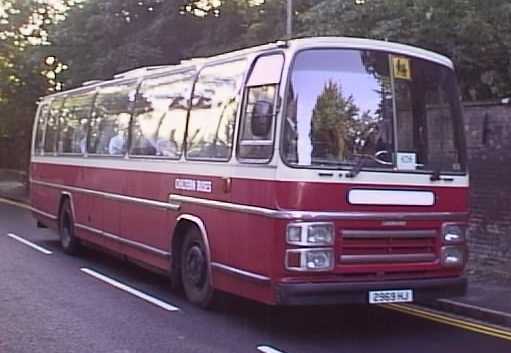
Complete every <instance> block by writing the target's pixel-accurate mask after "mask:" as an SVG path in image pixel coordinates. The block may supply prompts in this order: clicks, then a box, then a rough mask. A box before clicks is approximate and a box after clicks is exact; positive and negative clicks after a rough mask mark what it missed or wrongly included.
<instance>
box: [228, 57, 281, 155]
mask: <svg viewBox="0 0 511 353" xmlns="http://www.w3.org/2000/svg"><path fill="white" fill-rule="evenodd" d="M283 65H284V56H283V55H281V54H276V55H266V56H261V57H259V58H258V59H257V61H256V62H255V65H254V66H253V69H252V71H251V73H250V76H249V79H248V82H247V89H246V91H245V99H244V106H243V116H242V119H241V128H240V135H239V142H238V158H239V159H241V160H245V161H249V162H250V161H254V162H265V161H268V160H269V159H270V158H271V156H272V152H273V140H274V138H273V135H274V131H275V129H274V126H275V115H276V112H277V109H276V103H277V99H276V98H277V92H278V85H279V83H280V78H281V74H282V67H283Z"/></svg>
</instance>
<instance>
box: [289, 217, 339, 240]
mask: <svg viewBox="0 0 511 353" xmlns="http://www.w3.org/2000/svg"><path fill="white" fill-rule="evenodd" d="M334 238H335V237H334V224H333V223H329V222H310V223H290V224H288V226H287V234H286V240H287V243H288V244H291V245H299V246H327V245H333V244H334Z"/></svg>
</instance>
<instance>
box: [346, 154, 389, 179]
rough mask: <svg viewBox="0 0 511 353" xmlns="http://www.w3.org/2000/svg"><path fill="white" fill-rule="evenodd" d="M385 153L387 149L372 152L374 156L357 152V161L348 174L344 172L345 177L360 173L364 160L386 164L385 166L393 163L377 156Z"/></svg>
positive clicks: (352, 176)
mask: <svg viewBox="0 0 511 353" xmlns="http://www.w3.org/2000/svg"><path fill="white" fill-rule="evenodd" d="M386 153H388V151H385V150H382V151H378V152H376V153H375V154H374V156H373V155H371V154H357V155H356V156H357V157H358V160H357V163H356V164H355V165H354V166H353V168H351V169H350V171H349V172H348V174H346V178H354V177H356V176H357V175H358V174H359V173H360V171H361V170H362V168H364V166H365V162H366V161H374V162H376V163H378V164H381V165H387V166H388V165H393V164H394V163H392V162H387V161H384V160H381V159H380V158H378V157H380V156H382V155H384V154H386Z"/></svg>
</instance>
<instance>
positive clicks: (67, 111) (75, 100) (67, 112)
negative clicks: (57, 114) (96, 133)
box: [57, 90, 95, 154]
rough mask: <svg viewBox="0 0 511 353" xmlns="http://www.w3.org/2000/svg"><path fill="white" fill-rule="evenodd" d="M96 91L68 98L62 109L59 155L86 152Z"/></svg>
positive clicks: (58, 145)
mask: <svg viewBox="0 0 511 353" xmlns="http://www.w3.org/2000/svg"><path fill="white" fill-rule="evenodd" d="M94 94H95V91H94V90H92V91H89V92H85V93H80V94H79V95H76V96H71V97H67V99H66V101H65V102H64V106H63V107H62V114H61V119H60V129H59V130H60V133H59V142H58V144H57V151H58V152H59V153H80V154H83V153H85V152H86V146H87V127H88V122H89V116H90V113H91V110H92V103H93V101H94Z"/></svg>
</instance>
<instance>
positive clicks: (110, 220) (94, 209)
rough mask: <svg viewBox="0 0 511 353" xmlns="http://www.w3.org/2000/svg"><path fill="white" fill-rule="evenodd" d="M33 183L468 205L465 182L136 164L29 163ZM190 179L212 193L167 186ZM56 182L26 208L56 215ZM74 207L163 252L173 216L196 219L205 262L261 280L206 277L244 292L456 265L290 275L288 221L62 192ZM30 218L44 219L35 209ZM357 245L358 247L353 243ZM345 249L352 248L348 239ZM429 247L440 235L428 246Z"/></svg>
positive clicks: (334, 206) (81, 219)
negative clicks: (214, 172) (363, 193)
mask: <svg viewBox="0 0 511 353" xmlns="http://www.w3.org/2000/svg"><path fill="white" fill-rule="evenodd" d="M31 175H32V179H33V180H34V181H42V182H46V183H52V184H59V185H65V186H68V187H69V186H71V187H76V188H81V189H87V190H94V191H101V192H105V193H110V194H117V195H125V196H130V197H133V198H141V199H146V200H155V201H160V202H164V203H167V202H168V200H169V195H170V194H179V195H184V196H193V197H200V198H203V199H211V200H217V201H224V202H231V203H234V204H242V205H251V206H259V207H264V208H269V209H285V210H306V211H343V212H467V210H468V189H467V188H464V187H413V188H412V187H409V186H402V187H401V186H400V187H396V186H392V187H389V186H383V185H382V186H374V185H354V184H342V183H335V184H334V183H326V182H291V181H271V180H255V179H241V178H233V179H232V181H231V185H230V190H229V188H228V185H227V184H226V180H224V179H223V178H221V177H210V176H200V175H182V174H180V175H177V174H164V173H156V172H144V171H127V170H115V169H103V168H95V167H94V168H92V167H77V166H65V165H53V164H44V163H33V164H32V170H31ZM176 177H178V178H191V179H200V180H207V181H211V182H212V192H211V193H204V192H196V191H183V190H176V189H175V188H174V187H175V186H174V180H175V179H176ZM360 187H364V188H366V189H367V188H378V189H400V190H403V189H411V190H431V191H433V192H434V193H435V204H434V206H429V207H424V206H422V207H419V206H407V207H404V206H360V205H358V206H354V205H350V204H349V203H348V201H347V193H348V191H349V190H350V189H352V188H360ZM61 191H62V190H60V189H59V188H58V187H51V186H46V185H41V184H38V183H32V185H31V198H32V205H33V207H34V208H35V209H37V210H40V211H43V212H45V213H48V214H51V215H54V216H55V217H58V212H59V210H58V208H59V202H60V197H61ZM70 192H71V194H72V202H73V206H74V209H75V223H78V224H81V225H84V226H87V227H92V228H95V229H100V230H101V231H103V232H107V233H110V234H113V235H116V236H119V237H122V238H125V239H127V240H129V241H133V242H137V243H141V244H145V245H147V246H150V247H152V248H155V249H158V250H161V251H167V252H170V251H171V243H172V236H173V234H174V228H175V226H176V219H177V217H178V216H179V215H181V214H189V215H193V216H196V217H199V218H200V219H201V220H202V222H203V223H204V225H205V227H206V232H207V237H208V240H209V245H210V251H211V260H212V262H215V263H219V264H223V265H226V266H230V267H233V268H237V269H241V270H245V271H250V272H251V273H256V274H260V275H262V276H267V277H269V278H270V279H271V280H270V281H269V282H267V283H262V282H257V281H253V280H250V279H247V278H244V277H242V276H236V275H233V274H232V273H226V272H223V271H218V270H214V271H213V283H214V286H215V287H216V288H218V289H221V290H224V291H228V292H231V293H234V294H238V295H241V296H244V297H248V298H252V299H255V300H259V301H263V302H266V303H274V302H275V293H274V288H273V286H272V284H276V283H278V282H303V281H319V282H323V281H340V280H341V281H342V280H350V281H353V280H356V281H363V280H368V279H383V278H400V279H402V278H411V277H413V278H421V277H442V276H454V275H459V274H460V273H461V271H462V270H461V269H458V270H446V269H443V268H442V267H441V266H440V264H439V263H438V261H436V262H432V263H413V264H399V263H394V264H373V265H369V264H365V265H364V264H360V265H359V264H356V265H354V264H351V265H347V264H340V263H337V264H336V267H335V270H334V271H333V272H331V273H327V274H325V273H312V274H311V273H308V274H303V273H299V272H298V273H297V272H290V271H287V270H286V269H285V266H284V254H285V249H287V248H292V246H288V245H286V243H285V237H284V235H285V229H286V225H287V223H288V221H284V220H277V219H273V218H269V217H265V216H262V215H254V214H249V213H241V212H236V211H230V210H220V209H218V208H211V207H207V206H199V205H195V204H188V203H183V205H182V207H181V209H180V210H179V211H172V210H168V209H167V210H165V209H163V208H158V207H150V206H147V205H143V204H140V203H132V202H125V201H119V200H113V199H108V198H105V197H102V196H100V195H92V194H87V193H83V192H80V191H70ZM36 216H37V217H38V218H39V219H41V220H45V221H48V220H49V219H47V218H45V217H44V216H42V215H41V214H40V213H36ZM440 227H441V221H440V220H431V221H407V222H406V224H402V225H391V226H388V227H387V226H384V225H382V222H381V221H336V222H335V229H336V234H342V231H343V230H349V229H363V230H382V229H388V230H403V229H414V230H421V229H428V230H431V229H434V230H436V231H438V232H439V231H440ZM77 235H78V236H79V237H81V238H84V239H87V240H89V241H91V242H94V243H97V244H99V245H100V246H104V247H107V248H109V249H111V250H114V251H117V252H120V253H122V254H124V255H127V256H128V257H131V258H133V259H136V260H138V261H141V262H144V263H147V264H149V265H152V266H155V267H158V268H160V269H163V270H169V269H170V262H169V260H168V258H164V257H161V256H156V255H154V254H151V253H148V252H145V251H141V250H140V249H136V248H132V247H130V246H127V245H126V244H122V243H119V242H115V241H111V240H107V239H105V238H102V237H98V236H97V235H94V234H93V233H91V232H89V231H87V230H85V229H84V228H83V227H82V228H80V229H78V231H77ZM343 245H344V244H343V238H342V237H336V244H335V253H336V256H337V254H340V253H341V252H342V249H343ZM362 245H363V244H362ZM351 246H353V247H354V248H356V247H357V246H358V245H357V244H356V243H353V244H351ZM432 246H434V248H435V251H436V252H437V253H438V251H439V247H440V242H439V241H437V242H436V243H435V244H433V245H432Z"/></svg>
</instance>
